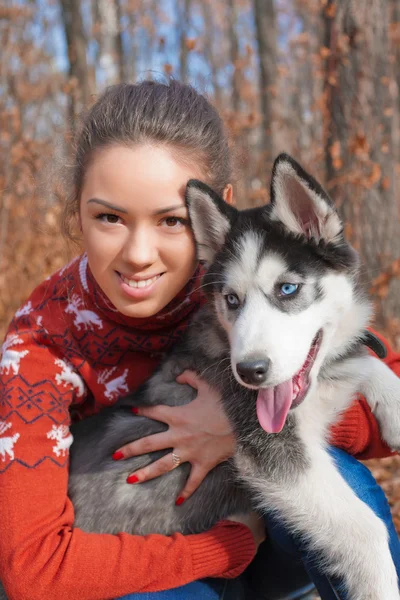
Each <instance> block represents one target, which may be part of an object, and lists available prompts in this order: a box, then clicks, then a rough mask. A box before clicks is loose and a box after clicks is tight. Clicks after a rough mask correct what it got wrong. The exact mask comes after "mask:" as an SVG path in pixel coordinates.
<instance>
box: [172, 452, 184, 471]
mask: <svg viewBox="0 0 400 600" xmlns="http://www.w3.org/2000/svg"><path fill="white" fill-rule="evenodd" d="M181 462H182V461H181V458H180V456H178V455H177V454H175V452H173V453H172V468H173V469H176V467H179V465H180V464H181Z"/></svg>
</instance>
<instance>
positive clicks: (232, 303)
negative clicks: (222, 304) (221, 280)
mask: <svg viewBox="0 0 400 600" xmlns="http://www.w3.org/2000/svg"><path fill="white" fill-rule="evenodd" d="M225 300H226V303H227V305H228V308H230V309H233V310H235V309H236V308H239V306H240V300H239V297H238V296H237V295H236V294H227V295H226V296H225Z"/></svg>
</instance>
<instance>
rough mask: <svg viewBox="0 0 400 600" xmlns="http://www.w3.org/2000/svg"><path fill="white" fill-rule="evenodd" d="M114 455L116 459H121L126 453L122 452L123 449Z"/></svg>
mask: <svg viewBox="0 0 400 600" xmlns="http://www.w3.org/2000/svg"><path fill="white" fill-rule="evenodd" d="M112 457H113V459H114V460H121V458H124V455H123V454H122V452H121V450H117V452H114V454H113V455H112Z"/></svg>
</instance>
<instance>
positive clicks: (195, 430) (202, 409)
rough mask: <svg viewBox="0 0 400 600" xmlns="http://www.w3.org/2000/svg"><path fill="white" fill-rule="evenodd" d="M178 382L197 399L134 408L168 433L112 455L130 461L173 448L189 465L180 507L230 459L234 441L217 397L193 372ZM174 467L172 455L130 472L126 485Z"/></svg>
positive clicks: (233, 449) (146, 438) (179, 500)
mask: <svg viewBox="0 0 400 600" xmlns="http://www.w3.org/2000/svg"><path fill="white" fill-rule="evenodd" d="M177 382H178V383H182V384H188V385H190V386H191V387H193V388H194V389H196V390H197V392H198V394H197V397H196V398H195V399H194V400H193V401H192V402H190V404H186V405H184V406H175V407H171V406H164V405H159V406H152V407H145V408H139V409H135V414H138V415H140V416H143V417H148V418H150V419H154V420H156V421H161V422H163V423H166V424H167V425H168V426H169V429H168V430H167V431H164V432H162V433H156V434H154V435H150V436H147V437H144V438H141V439H140V440H136V441H135V442H132V443H130V444H126V445H125V446H123V447H122V448H120V449H119V450H118V452H116V453H115V454H114V457H115V458H118V459H120V458H130V457H131V456H139V455H141V454H148V453H149V452H155V451H157V450H165V449H166V448H173V454H174V455H175V456H178V457H179V458H180V462H181V463H184V462H190V463H191V465H192V469H191V472H190V476H189V478H188V480H187V482H186V485H185V487H184V489H183V490H182V492H181V494H180V496H179V498H178V499H177V500H176V504H178V505H179V504H182V503H183V502H184V501H185V500H187V498H189V496H191V495H192V494H193V492H194V491H195V490H196V489H197V488H198V487H199V485H200V484H201V482H202V481H203V479H204V478H205V476H206V475H207V473H208V472H209V471H211V469H213V468H214V467H215V466H217V465H218V464H219V463H221V462H223V461H224V460H227V459H228V458H230V457H231V456H233V454H234V452H235V445H236V444H235V439H234V436H233V433H232V429H231V426H230V423H229V421H228V418H227V417H226V415H225V413H224V412H223V410H222V407H221V405H220V402H219V400H220V399H219V394H218V393H217V392H216V391H215V390H213V389H212V388H211V387H210V386H209V385H208V384H207V383H206V382H204V381H202V380H201V379H200V378H199V377H198V376H197V375H196V373H194V372H193V371H184V372H183V373H182V374H181V375H179V377H178V378H177ZM173 468H175V467H174V462H173V457H172V452H171V453H168V454H166V455H165V456H163V457H162V458H160V459H159V460H157V461H155V462H153V463H151V464H150V465H148V466H147V467H144V468H143V469H140V470H139V471H136V472H135V473H132V475H130V476H129V477H128V479H127V481H128V483H142V482H143V481H148V480H149V479H154V478H155V477H158V476H159V475H163V474H164V473H168V471H171V470H172V469H173Z"/></svg>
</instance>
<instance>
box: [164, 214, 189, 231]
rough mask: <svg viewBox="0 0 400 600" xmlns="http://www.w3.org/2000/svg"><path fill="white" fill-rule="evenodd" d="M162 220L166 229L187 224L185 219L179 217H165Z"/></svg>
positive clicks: (178, 227)
mask: <svg viewBox="0 0 400 600" xmlns="http://www.w3.org/2000/svg"><path fill="white" fill-rule="evenodd" d="M162 221H163V223H165V225H166V226H167V227H168V229H180V228H181V227H184V226H185V225H187V220H186V219H182V218H181V217H165V219H163V220H162Z"/></svg>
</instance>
